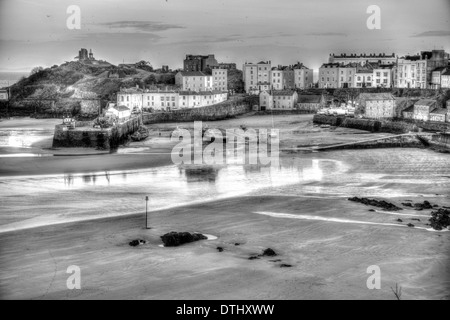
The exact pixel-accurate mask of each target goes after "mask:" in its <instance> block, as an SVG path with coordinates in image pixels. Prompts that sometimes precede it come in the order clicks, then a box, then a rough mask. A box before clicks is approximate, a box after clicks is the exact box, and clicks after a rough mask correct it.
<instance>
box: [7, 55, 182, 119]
mask: <svg viewBox="0 0 450 320" xmlns="http://www.w3.org/2000/svg"><path fill="white" fill-rule="evenodd" d="M174 79H175V74H174V73H164V74H162V73H157V72H154V71H153V70H152V69H151V67H150V68H149V67H148V66H143V65H142V64H140V63H136V64H135V65H125V66H115V65H113V64H110V63H108V62H106V61H95V62H94V63H92V61H87V62H83V61H72V62H66V63H64V64H62V65H60V66H57V65H55V66H53V67H51V68H47V69H43V70H40V71H38V72H36V73H34V74H31V75H30V76H28V77H25V78H23V79H21V80H20V81H19V82H17V83H15V84H14V85H13V86H11V101H10V105H9V110H7V106H6V104H2V105H0V113H2V114H5V113H7V112H8V111H9V114H10V115H31V114H34V113H40V114H45V113H50V111H51V113H52V114H62V113H65V112H72V113H73V112H74V111H75V110H73V108H74V104H73V103H68V102H67V101H69V102H70V101H71V100H73V101H76V100H77V99H78V100H79V99H91V98H93V99H101V100H103V101H107V100H115V95H116V92H117V91H119V89H120V88H121V87H124V88H130V87H135V86H136V85H139V86H140V87H143V86H144V85H149V84H157V83H163V84H164V83H166V84H172V83H174V81H175V80H174ZM49 99H52V100H55V101H57V102H59V101H64V103H57V104H56V107H55V106H54V107H53V109H55V108H56V109H57V110H49V108H50V107H49V104H48V103H45V102H48V100H49ZM66 102H67V103H66Z"/></svg>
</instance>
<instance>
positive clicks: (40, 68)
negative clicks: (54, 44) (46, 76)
mask: <svg viewBox="0 0 450 320" xmlns="http://www.w3.org/2000/svg"><path fill="white" fill-rule="evenodd" d="M42 70H44V68H42V67H40V66H39V67H34V68H33V69H32V70H31V73H30V75H33V74H36V73H39V72H41V71H42Z"/></svg>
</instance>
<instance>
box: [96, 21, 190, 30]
mask: <svg viewBox="0 0 450 320" xmlns="http://www.w3.org/2000/svg"><path fill="white" fill-rule="evenodd" d="M96 25H98V26H104V27H108V28H110V29H132V30H135V31H140V32H159V31H166V30H170V29H184V27H183V26H180V25H176V24H168V23H161V22H159V21H112V22H104V23H97V24H96Z"/></svg>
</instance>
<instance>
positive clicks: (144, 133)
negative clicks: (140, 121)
mask: <svg viewBox="0 0 450 320" xmlns="http://www.w3.org/2000/svg"><path fill="white" fill-rule="evenodd" d="M148 136H149V132H148V129H147V127H145V126H140V127H139V129H138V130H137V131H136V132H135V133H133V134H132V135H131V139H132V140H133V141H142V140H145V139H147V138H148Z"/></svg>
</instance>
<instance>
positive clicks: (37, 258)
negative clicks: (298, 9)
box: [0, 117, 450, 299]
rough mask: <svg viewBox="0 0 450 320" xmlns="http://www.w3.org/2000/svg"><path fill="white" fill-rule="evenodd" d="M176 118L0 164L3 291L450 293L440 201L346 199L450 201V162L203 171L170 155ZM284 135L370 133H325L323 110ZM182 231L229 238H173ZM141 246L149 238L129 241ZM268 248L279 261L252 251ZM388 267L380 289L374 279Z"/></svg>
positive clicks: (313, 160)
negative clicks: (316, 120) (129, 139)
mask: <svg viewBox="0 0 450 320" xmlns="http://www.w3.org/2000/svg"><path fill="white" fill-rule="evenodd" d="M266 119H267V118H266ZM277 119H278V120H279V121H287V120H283V119H286V118H284V117H279V118H277ZM231 121H235V123H233V126H234V124H238V123H239V122H240V121H242V120H241V119H234V120H231ZM246 121H247V125H248V123H251V121H252V120H251V118H249V119H247V120H246ZM255 121H256V122H255V123H258V122H259V121H262V120H260V119H259V118H258V117H255ZM173 126H175V127H176V125H174V124H164V126H160V127H159V128H157V129H156V128H153V129H154V135H153V136H152V137H151V138H150V139H149V140H148V141H145V142H141V143H134V144H131V145H130V146H129V147H127V148H122V149H121V150H119V151H120V152H119V153H117V154H107V155H91V156H70V157H69V156H52V157H13V158H0V184H1V185H2V190H3V191H2V193H1V196H0V203H1V207H2V209H1V213H2V214H1V217H0V230H2V231H0V243H1V244H2V245H1V246H0V250H1V259H0V295H1V298H2V299H119V298H125V299H395V296H394V294H393V293H392V290H391V287H395V285H396V284H398V285H400V286H401V287H402V290H403V295H402V299H450V296H449V294H448V292H450V290H449V289H450V261H449V254H448V252H450V251H449V249H450V248H449V237H450V232H448V231H445V232H435V231H432V230H430V229H429V226H427V223H428V219H429V217H430V213H431V210H423V211H416V210H413V209H408V208H405V209H404V210H402V211H400V212H386V211H383V210H381V209H379V208H373V207H369V206H365V205H363V204H360V203H354V202H351V201H348V200H347V198H348V197H353V196H360V197H361V196H364V197H371V198H377V199H384V200H386V201H389V202H392V203H394V204H396V205H398V206H402V203H404V202H408V201H409V202H423V201H424V200H428V201H430V202H431V203H432V204H436V205H438V206H440V207H442V206H449V205H450V200H449V199H450V195H449V194H448V191H447V190H449V189H450V179H449V177H450V158H449V157H448V156H447V155H445V154H439V153H435V152H433V151H431V150H421V149H373V150H341V151H330V152H320V153H313V154H311V153H309V154H302V153H293V154H290V153H282V156H281V161H280V166H279V167H278V168H263V167H258V166H243V167H242V166H225V167H221V168H214V169H211V168H207V170H206V171H204V173H202V174H198V173H195V174H193V173H190V172H189V171H188V170H186V169H183V168H178V167H177V166H175V165H173V164H172V163H171V161H170V155H169V154H168V153H167V150H170V145H169V144H168V139H167V137H165V136H164V134H162V135H161V136H160V135H159V133H158V130H162V129H164V130H167V131H168V128H171V127H173ZM283 128H284V129H283V131H282V137H283V140H282V142H283V143H285V145H286V146H287V145H290V144H294V145H297V144H310V145H311V144H317V143H320V141H327V142H329V141H330V140H327V137H334V140H333V141H339V142H340V141H344V140H345V141H349V140H350V141H351V140H352V139H353V140H357V139H359V137H360V136H361V135H366V133H363V132H359V131H353V130H346V129H339V130H336V131H334V132H330V131H329V129H321V128H317V127H314V126H312V124H311V123H310V120H309V119H308V117H305V118H304V119H303V120H302V121H300V122H299V123H296V124H291V125H290V126H289V124H288V123H286V124H285V125H284V126H283ZM299 130H300V131H301V132H303V134H299V133H297V132H298V131H299ZM307 132H308V133H307ZM367 134H368V135H372V134H370V133H367ZM289 139H292V140H289ZM286 141H290V142H286ZM145 195H150V207H149V220H148V223H149V225H150V227H151V229H149V230H146V229H145V228H144V224H145V221H144V218H145V214H144V208H145V207H144V202H143V199H144V196H145ZM370 209H376V210H375V211H369V210H370ZM398 219H401V220H402V222H398ZM408 223H412V224H414V227H412V228H410V227H407V224H408ZM170 231H189V232H200V233H204V234H210V235H214V236H216V237H217V239H215V240H204V241H199V242H196V243H192V244H187V245H183V246H181V247H177V248H164V247H161V246H160V245H161V244H162V242H161V239H160V236H162V235H163V234H165V233H167V232H170ZM134 239H142V240H145V241H146V244H144V245H141V246H138V247H131V246H129V245H128V243H129V242H130V241H132V240H134ZM217 247H222V248H223V251H222V252H219V250H218V249H217ZM266 248H272V249H273V250H275V251H276V252H277V254H278V255H277V256H276V257H261V258H259V259H254V260H250V259H249V257H251V256H254V255H258V254H260V253H261V251H262V250H263V249H266ZM71 265H76V266H79V267H80V269H81V290H68V289H67V287H66V281H67V278H68V277H69V276H70V275H69V274H68V273H66V271H67V268H68V267H69V266H71ZM373 265H376V266H379V267H380V270H381V289H380V290H369V289H368V288H367V285H366V281H367V279H368V277H369V276H370V274H368V273H367V268H368V267H369V266H373Z"/></svg>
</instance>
